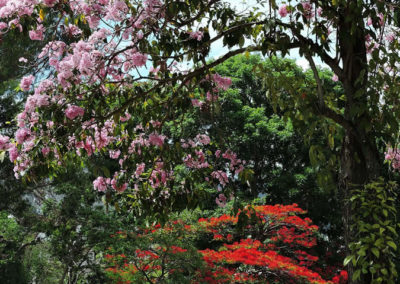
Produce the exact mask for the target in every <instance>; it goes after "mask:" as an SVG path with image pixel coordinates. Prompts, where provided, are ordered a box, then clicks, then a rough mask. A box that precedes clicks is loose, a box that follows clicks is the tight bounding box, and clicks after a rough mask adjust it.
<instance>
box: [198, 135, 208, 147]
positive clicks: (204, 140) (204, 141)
mask: <svg viewBox="0 0 400 284" xmlns="http://www.w3.org/2000/svg"><path fill="white" fill-rule="evenodd" d="M196 138H197V140H198V141H199V143H200V144H203V145H208V144H210V137H209V136H208V135H205V134H198V135H197V136H196Z"/></svg>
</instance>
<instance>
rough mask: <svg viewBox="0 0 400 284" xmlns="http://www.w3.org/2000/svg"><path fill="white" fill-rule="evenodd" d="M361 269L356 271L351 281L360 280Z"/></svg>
mask: <svg viewBox="0 0 400 284" xmlns="http://www.w3.org/2000/svg"><path fill="white" fill-rule="evenodd" d="M360 275H361V269H357V270H356V271H355V272H354V274H353V281H355V280H357V279H360Z"/></svg>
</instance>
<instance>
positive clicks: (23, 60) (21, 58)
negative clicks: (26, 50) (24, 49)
mask: <svg viewBox="0 0 400 284" xmlns="http://www.w3.org/2000/svg"><path fill="white" fill-rule="evenodd" d="M18 61H19V62H24V63H27V62H28V59H26V58H25V57H20V58H19V59H18Z"/></svg>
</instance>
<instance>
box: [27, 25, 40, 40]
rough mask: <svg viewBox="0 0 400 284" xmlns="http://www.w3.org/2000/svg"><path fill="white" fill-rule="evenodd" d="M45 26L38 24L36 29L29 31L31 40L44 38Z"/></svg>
mask: <svg viewBox="0 0 400 284" xmlns="http://www.w3.org/2000/svg"><path fill="white" fill-rule="evenodd" d="M43 32H44V28H43V25H38V26H37V29H36V30H31V31H29V37H30V39H31V40H43V39H44V35H43Z"/></svg>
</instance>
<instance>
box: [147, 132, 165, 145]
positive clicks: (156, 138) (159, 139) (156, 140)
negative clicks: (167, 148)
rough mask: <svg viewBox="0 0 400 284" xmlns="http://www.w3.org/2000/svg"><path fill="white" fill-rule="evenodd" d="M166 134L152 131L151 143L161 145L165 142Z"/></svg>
mask: <svg viewBox="0 0 400 284" xmlns="http://www.w3.org/2000/svg"><path fill="white" fill-rule="evenodd" d="M164 139H165V136H164V135H159V134H157V133H152V134H150V135H149V143H150V144H151V145H154V146H158V147H161V146H162V145H163V144H164Z"/></svg>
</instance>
